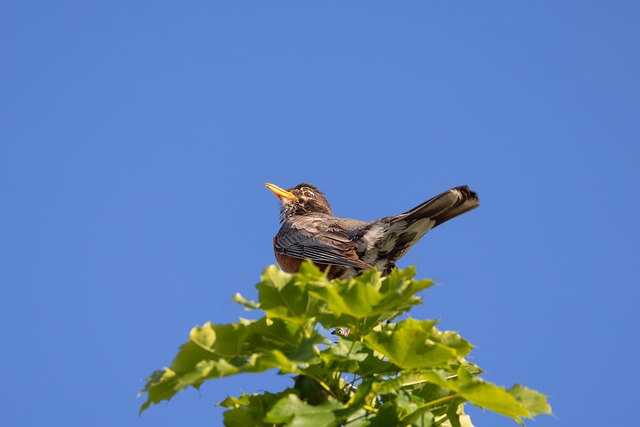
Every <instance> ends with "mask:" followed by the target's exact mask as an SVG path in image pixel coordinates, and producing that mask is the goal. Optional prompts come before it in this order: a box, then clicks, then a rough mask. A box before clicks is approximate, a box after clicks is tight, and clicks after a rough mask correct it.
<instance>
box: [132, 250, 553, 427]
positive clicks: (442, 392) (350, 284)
mask: <svg viewBox="0 0 640 427" xmlns="http://www.w3.org/2000/svg"><path fill="white" fill-rule="evenodd" d="M414 275H415V270H414V269H413V268H407V269H405V270H394V271H393V272H392V273H391V274H390V275H389V276H387V277H385V278H382V277H381V276H380V273H379V272H378V271H376V270H370V271H367V272H366V273H364V274H363V275H362V276H360V277H357V278H355V279H349V280H332V281H330V280H328V279H327V278H326V276H325V275H324V274H323V273H322V272H321V271H320V270H319V269H318V268H316V267H315V266H314V265H313V264H312V263H310V262H305V263H303V265H302V267H301V269H300V271H299V272H298V273H297V274H288V273H284V272H282V271H280V269H278V267H277V266H270V267H268V268H266V269H265V270H264V273H263V274H262V280H261V282H260V283H259V284H258V285H257V288H258V302H257V303H256V302H252V301H248V300H246V299H245V298H243V297H242V296H241V295H240V294H236V295H235V296H234V300H235V301H236V302H238V303H239V304H241V305H242V306H244V308H245V309H247V310H260V311H262V312H263V313H264V316H263V317H261V318H259V319H257V320H247V319H242V318H241V319H240V320H239V321H238V322H237V323H233V324H220V325H216V324H211V323H206V324H204V325H203V326H201V327H195V328H193V329H192V330H191V333H190V334H189V340H188V341H187V342H186V343H185V344H184V345H183V346H182V347H181V348H180V351H179V352H178V355H177V356H176V357H175V359H174V360H173V362H172V363H171V365H170V367H168V368H165V369H163V370H159V371H155V372H154V373H153V374H152V375H151V376H150V377H149V378H148V379H147V384H146V387H145V388H144V390H142V391H141V394H146V395H147V400H146V402H145V403H144V404H143V405H142V407H141V409H140V412H141V413H142V412H143V411H144V410H146V409H147V408H148V407H149V405H151V404H152V403H158V402H160V401H162V400H169V399H171V398H172V397H173V396H174V395H175V394H176V393H177V392H179V391H180V390H183V389H185V388H187V387H189V386H191V387H194V388H196V389H197V388H199V387H200V386H201V385H202V383H203V382H205V381H208V380H213V379H215V378H220V377H223V376H228V375H235V374H240V373H261V372H264V371H267V370H272V369H276V370H277V371H278V372H279V373H280V374H285V375H290V376H291V377H292V379H293V381H292V386H291V387H289V388H286V389H285V390H281V391H275V392H262V393H256V394H241V395H240V396H238V397H231V396H230V397H227V398H226V399H225V400H224V401H222V402H220V403H219V405H221V406H223V407H225V408H228V409H227V411H226V412H225V413H224V423H225V425H226V426H238V427H241V426H242V427H245V426H274V425H279V426H300V427H303V426H349V427H363V426H393V425H398V426H400V425H402V426H405V425H414V426H443V427H447V426H450V427H470V426H471V427H472V423H471V420H470V419H469V417H468V416H467V415H465V414H464V411H463V406H464V404H465V403H466V402H471V403H472V404H474V405H476V406H479V407H482V408H485V409H487V410H491V411H494V412H497V413H499V414H502V415H504V416H507V417H509V418H512V419H514V420H515V421H517V422H519V423H520V424H523V425H524V423H523V419H524V418H532V417H533V416H535V415H539V414H549V413H551V408H550V406H549V405H548V403H547V400H546V398H545V396H544V395H542V394H540V393H538V392H536V391H534V390H531V389H528V388H526V387H524V386H521V385H518V384H516V385H514V386H513V387H511V388H509V389H505V388H504V387H500V386H497V385H495V384H492V383H491V382H488V381H486V380H484V379H482V378H481V377H480V374H481V373H482V370H481V369H480V368H479V367H478V366H477V365H475V364H473V363H470V362H469V361H467V360H466V359H465V357H467V356H468V355H469V353H470V352H471V350H472V348H473V346H472V345H471V344H470V343H469V342H468V341H466V340H465V339H463V338H462V337H461V336H460V335H459V334H458V333H456V332H451V331H440V330H438V328H437V327H436V325H437V323H438V322H437V321H434V320H417V319H413V318H405V319H404V320H400V321H397V322H396V321H395V319H396V318H398V316H400V315H402V314H404V313H406V312H408V311H409V310H410V309H411V308H412V307H413V306H415V305H417V304H420V303H421V301H422V300H421V298H420V297H419V296H417V295H416V294H417V293H418V292H420V291H422V290H424V289H427V288H429V287H430V286H432V285H433V282H432V281H430V280H415V279H414ZM403 317H404V316H403ZM332 328H348V333H345V334H343V335H344V336H340V335H334V336H332V340H333V341H330V340H329V339H328V338H327V335H328V334H327V333H326V330H329V329H332Z"/></svg>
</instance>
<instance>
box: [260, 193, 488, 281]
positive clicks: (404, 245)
mask: <svg viewBox="0 0 640 427" xmlns="http://www.w3.org/2000/svg"><path fill="white" fill-rule="evenodd" d="M266 186H267V188H268V189H269V190H271V191H273V192H274V193H275V195H276V196H278V198H279V199H280V202H281V209H280V222H281V223H282V226H281V227H280V231H278V234H277V235H276V236H275V237H274V238H273V248H274V252H275V256H276V260H277V261H278V264H279V265H280V268H282V270H284V271H286V272H288V273H295V272H297V271H298V269H299V268H300V264H301V263H302V261H303V260H305V259H310V260H311V261H312V262H313V263H314V264H315V265H317V266H318V267H319V268H321V269H322V270H325V269H326V268H329V271H328V278H329V279H334V278H339V279H347V278H351V277H356V276H358V275H360V274H362V272H363V271H365V270H368V269H370V268H377V269H378V270H380V271H382V272H383V274H384V275H387V274H389V272H390V271H391V270H392V269H393V268H394V267H395V263H396V262H397V261H398V260H399V259H400V258H401V257H402V256H403V255H404V254H406V253H407V251H408V250H409V249H410V248H411V247H412V246H413V245H415V244H416V243H417V242H418V240H420V239H421V238H422V236H424V235H425V234H426V233H427V232H428V231H429V230H431V229H432V228H434V227H437V226H438V225H440V224H442V223H444V222H446V221H448V220H450V219H451V218H455V217H456V216H458V215H461V214H463V213H465V212H468V211H470V210H472V209H475V208H477V207H478V206H479V205H480V200H479V199H478V196H477V195H476V193H474V192H473V191H471V190H470V189H469V187H467V186H462V187H455V188H452V189H451V190H448V191H445V192H444V193H442V194H440V195H438V196H435V197H434V198H432V199H429V200H427V201H426V202H424V203H422V204H421V205H419V206H417V207H415V208H413V209H411V210H409V211H407V212H405V213H402V214H400V215H394V216H388V217H384V218H380V219H377V220H375V221H371V222H366V221H361V220H358V219H351V218H340V217H336V216H333V213H332V211H331V207H330V206H329V202H328V201H327V199H326V198H325V196H324V194H323V193H322V192H321V191H320V190H318V188H317V187H315V186H313V185H311V184H305V183H302V184H298V185H296V186H295V187H293V188H289V189H287V190H283V189H282V188H280V187H278V186H277V185H274V184H269V183H267V184H266Z"/></svg>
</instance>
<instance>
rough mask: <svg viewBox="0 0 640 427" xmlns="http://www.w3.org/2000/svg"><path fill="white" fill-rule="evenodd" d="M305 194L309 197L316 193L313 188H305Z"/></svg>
mask: <svg viewBox="0 0 640 427" xmlns="http://www.w3.org/2000/svg"><path fill="white" fill-rule="evenodd" d="M304 195H305V196H307V197H315V194H313V191H311V190H305V192H304Z"/></svg>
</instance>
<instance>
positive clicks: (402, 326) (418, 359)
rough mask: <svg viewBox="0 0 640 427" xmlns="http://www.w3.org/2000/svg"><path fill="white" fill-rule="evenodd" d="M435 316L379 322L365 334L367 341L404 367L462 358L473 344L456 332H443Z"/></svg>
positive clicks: (421, 365)
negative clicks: (433, 317) (386, 323)
mask: <svg viewBox="0 0 640 427" xmlns="http://www.w3.org/2000/svg"><path fill="white" fill-rule="evenodd" d="M436 323H437V322H435V321H432V320H422V321H421V320H415V319H407V320H403V321H401V322H398V323H397V324H388V325H380V326H379V327H377V328H376V329H374V330H373V331H371V332H370V333H369V334H367V335H366V336H365V337H364V341H365V343H366V344H367V345H368V346H369V347H371V348H373V349H374V350H376V351H378V352H380V353H382V354H384V355H385V356H386V357H388V358H389V360H390V361H391V362H393V363H395V364H396V365H398V366H400V367H401V368H406V369H415V368H429V367H440V366H446V365H448V364H451V363H455V362H458V361H459V358H460V357H461V356H463V355H466V354H467V353H468V352H469V350H470V349H471V346H470V344H469V343H468V342H466V341H465V340H463V339H462V338H460V337H459V336H458V335H457V334H454V333H449V334H443V333H441V332H439V331H437V330H436V329H435V328H434V326H435V324H436Z"/></svg>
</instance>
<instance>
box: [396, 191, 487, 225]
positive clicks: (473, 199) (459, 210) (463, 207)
mask: <svg viewBox="0 0 640 427" xmlns="http://www.w3.org/2000/svg"><path fill="white" fill-rule="evenodd" d="M478 206H480V199H478V195H477V194H476V193H475V192H473V191H471V190H470V189H469V187H467V186H466V185H463V186H461V187H455V188H452V189H451V190H447V191H445V192H444V193H442V194H439V195H437V196H435V197H433V198H431V199H429V200H427V201H426V202H424V203H422V204H421V205H419V206H417V207H415V208H413V209H411V210H410V211H408V212H405V213H404V214H403V215H400V217H402V219H405V220H408V221H409V222H412V220H413V221H416V220H419V219H423V218H430V219H431V220H433V221H435V224H434V225H433V227H437V226H438V225H440V224H442V223H444V222H447V221H449V220H450V219H452V218H455V217H457V216H458V215H462V214H463V213H465V212H468V211H470V210H472V209H475V208H477V207H478ZM433 227H432V228H433Z"/></svg>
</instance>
